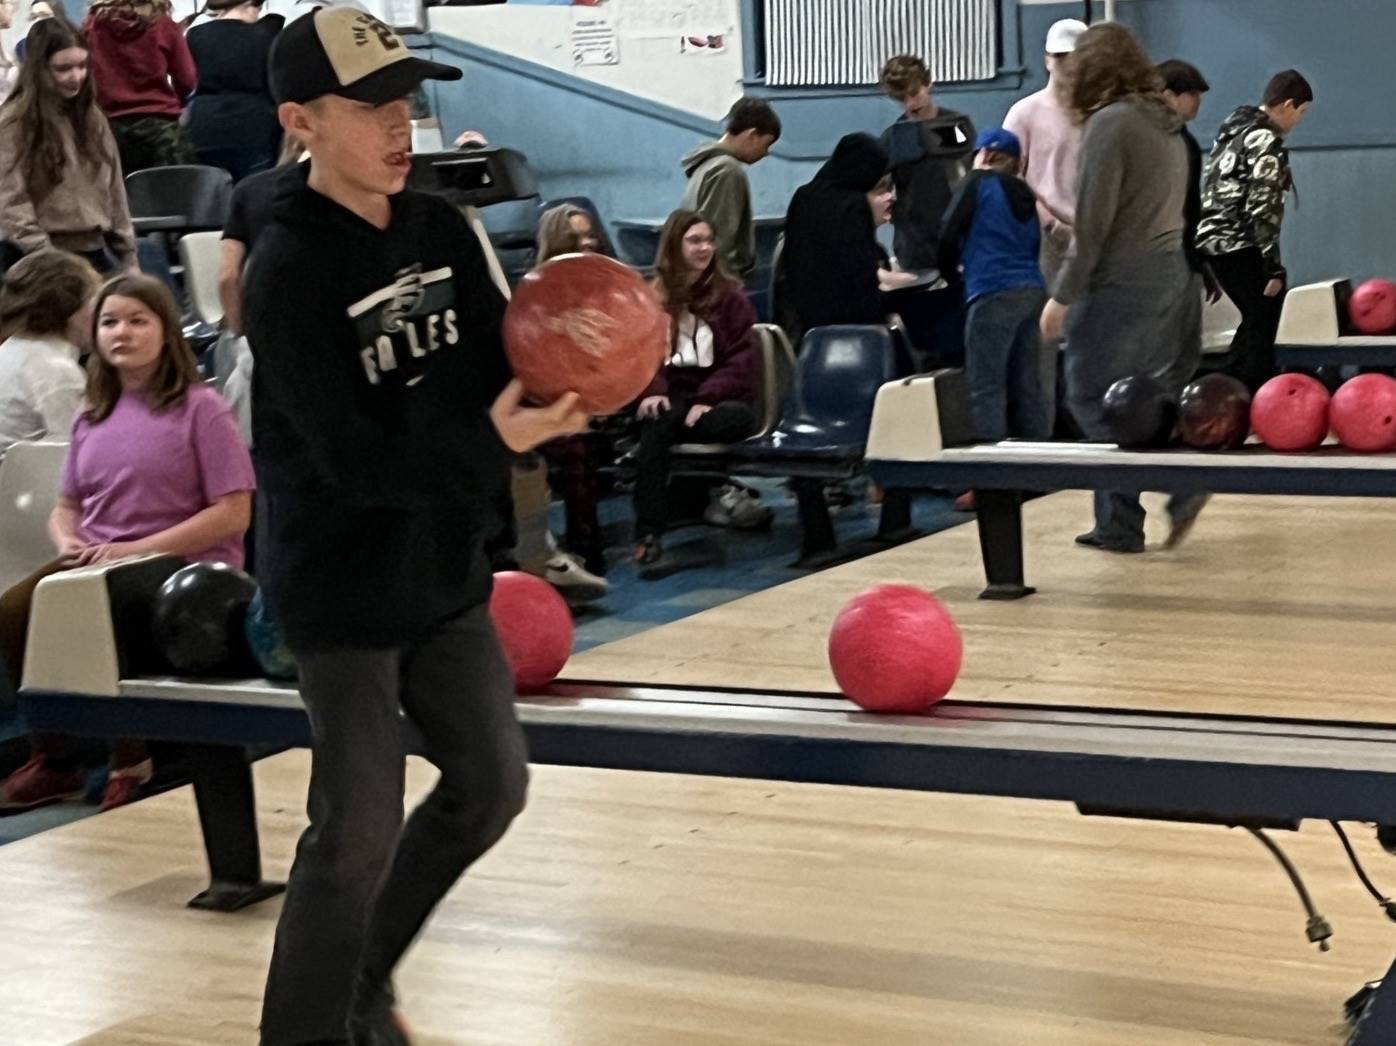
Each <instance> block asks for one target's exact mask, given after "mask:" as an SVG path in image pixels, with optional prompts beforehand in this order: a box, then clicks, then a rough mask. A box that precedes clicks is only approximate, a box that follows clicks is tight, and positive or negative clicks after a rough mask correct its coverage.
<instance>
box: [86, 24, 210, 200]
mask: <svg viewBox="0 0 1396 1046" xmlns="http://www.w3.org/2000/svg"><path fill="white" fill-rule="evenodd" d="M85 28H86V30H87V46H88V52H89V56H88V60H89V61H90V63H91V65H92V79H93V83H94V84H95V86H96V88H97V104H98V105H99V106H101V108H102V112H104V113H106V114H107V119H108V120H109V121H110V122H111V129H112V133H113V134H115V135H116V145H117V149H118V150H119V151H120V153H121V167H122V169H123V170H124V171H125V173H127V174H130V173H131V172H132V171H143V170H145V169H146V168H148V167H168V166H170V165H171V164H177V163H193V162H194V146H193V145H192V143H191V142H190V140H189V133H188V131H186V130H185V128H184V125H183V124H181V123H180V122H179V116H180V113H181V111H183V109H184V103H185V101H186V100H188V98H189V96H190V95H192V94H193V93H194V88H195V87H197V86H198V71H197V70H196V69H195V67H194V58H193V56H192V55H191V54H190V53H189V45H188V44H187V43H185V41H184V34H183V33H182V32H180V29H179V26H177V25H175V23H174V20H173V19H172V18H171V17H170V4H169V0H93V3H92V5H91V6H90V7H89V8H88V10H87V21H86V24H85Z"/></svg>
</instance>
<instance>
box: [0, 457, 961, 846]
mask: <svg viewBox="0 0 1396 1046" xmlns="http://www.w3.org/2000/svg"><path fill="white" fill-rule="evenodd" d="M752 485H753V486H755V487H757V488H758V489H760V491H761V495H762V500H763V501H764V502H765V503H766V504H767V505H769V506H770V507H771V509H772V510H773V511H774V514H775V519H774V521H773V523H772V525H771V527H770V529H769V530H761V531H735V530H721V529H718V528H715V527H709V526H689V527H684V528H681V529H678V530H675V531H674V532H672V533H671V534H669V535H668V537H667V538H666V539H665V542H664V548H665V551H666V553H670V554H672V555H674V556H676V557H678V558H679V559H682V560H685V561H689V560H691V561H694V562H696V563H700V564H701V565H697V566H694V567H693V568H692V569H686V570H681V571H678V572H676V573H674V574H671V575H670V576H668V577H665V578H663V579H661V580H657V581H646V580H642V579H641V578H640V576H639V574H638V572H637V570H636V568H635V566H634V565H633V564H632V563H631V562H630V546H631V534H630V528H631V521H632V518H633V517H632V515H631V509H630V500H629V499H628V498H625V497H616V498H611V499H608V500H607V501H605V502H603V503H602V506H601V521H602V525H603V527H604V529H605V531H606V537H607V543H608V544H609V545H611V546H612V549H611V552H610V559H611V567H610V570H609V573H608V576H607V580H608V581H610V584H611V591H610V593H609V594H608V595H607V597H606V598H605V599H604V600H601V601H599V602H597V603H594V604H591V605H590V606H588V607H585V608H582V609H580V610H579V611H578V612H577V640H576V647H575V648H576V650H577V651H579V652H580V651H582V650H589V649H591V648H592V647H595V646H600V645H601V644H602V643H609V642H612V641H613V640H617V639H623V638H625V637H626V636H632V635H635V634H636V633H637V632H643V631H644V630H645V629H647V628H653V627H654V626H655V625H664V624H668V623H669V622H671V621H678V620H680V619H681V618H685V617H688V616H689V615H691V614H696V613H698V612H699V611H702V610H708V609H710V608H712V607H715V606H721V605H722V604H723V603H730V602H731V601H732V600H734V599H740V598H741V597H743V596H746V595H750V594H751V593H753V592H760V591H762V590H763V589H767V588H771V587H772V586H775V585H781V584H784V583H785V582H787V581H793V580H795V579H796V578H800V577H804V576H806V575H807V574H809V573H810V572H809V571H808V570H801V569H800V568H798V567H795V566H794V565H793V564H794V561H795V559H796V558H798V556H799V548H800V524H799V518H798V514H797V511H796V507H795V501H794V499H793V498H792V497H791V496H790V495H789V494H788V493H787V492H786V491H785V490H784V488H783V487H782V486H781V485H780V484H779V483H775V482H770V483H756V484H752ZM850 490H851V492H852V493H853V495H854V503H853V504H851V505H849V506H847V507H845V508H842V509H840V510H838V511H837V512H835V514H834V529H835V531H836V532H837V534H838V537H839V540H840V542H844V543H851V544H852V545H853V547H854V548H856V550H857V551H858V552H859V553H861V554H864V555H866V554H869V553H871V552H875V551H879V550H880V549H879V547H878V546H876V545H873V544H872V543H871V542H870V539H871V538H873V537H874V535H875V534H876V533H877V519H878V511H879V510H878V507H877V506H876V505H873V504H871V503H869V502H868V500H867V497H866V486H865V485H864V484H862V483H857V482H855V483H853V484H851V485H850ZM552 516H553V518H552V524H553V527H554V532H555V533H558V534H560V533H561V532H562V526H563V513H562V507H561V505H554V506H553V512H552ZM912 518H913V524H914V525H915V527H916V528H917V529H918V530H920V531H922V532H923V533H926V534H930V533H935V532H936V531H939V530H945V529H946V528H948V527H951V526H954V525H956V524H957V523H961V522H964V521H965V520H967V519H970V518H972V517H969V516H965V515H962V514H959V513H956V512H954V511H953V510H952V509H951V505H950V502H949V500H948V499H946V498H935V497H924V498H918V499H917V501H916V502H915V505H914V508H913V513H912ZM23 733H24V724H23V723H22V722H21V721H20V720H19V718H18V716H17V715H16V714H14V712H13V711H11V710H10V709H9V708H8V707H7V705H6V703H5V702H4V701H0V741H3V740H5V739H7V738H11V737H18V736H22V735H23ZM93 773H94V779H93V783H94V785H95V788H96V789H97V794H100V788H101V776H102V772H101V771H100V770H94V772H93ZM96 812H97V807H96V806H95V805H92V804H90V803H64V804H62V805H59V806H51V807H47V808H45V809H43V810H36V811H33V812H31V813H27V814H18V815H15V816H13V817H0V845H3V844H5V843H8V842H13V841H14V840H16V839H23V838H25V837H26V836H30V835H34V834H35V833H37V832H42V831H46V830H47V829H49V828H54V827H57V826H59V825H64V824H69V823H71V822H73V821H77V820H80V819H82V818H84V817H87V816H90V815H91V814H94V813H96Z"/></svg>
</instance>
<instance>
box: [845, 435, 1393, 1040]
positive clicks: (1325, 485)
mask: <svg viewBox="0 0 1396 1046" xmlns="http://www.w3.org/2000/svg"><path fill="white" fill-rule="evenodd" d="M866 467H867V471H868V474H869V475H871V476H872V478H873V480H874V481H875V482H876V483H877V484H878V485H879V486H881V487H882V488H883V489H884V490H889V491H915V490H973V491H974V492H975V498H976V502H977V506H978V514H977V520H978V526H979V550H980V555H981V558H982V559H983V563H984V573H985V577H986V579H987V586H986V587H985V589H984V590H983V591H982V592H981V593H980V598H981V599H1005V600H1006V599H1022V598H1023V597H1024V596H1028V595H1031V594H1032V593H1033V592H1035V591H1036V589H1034V588H1032V587H1031V586H1029V585H1027V584H1026V582H1025V578H1024V567H1023V502H1024V501H1025V500H1027V499H1028V498H1030V497H1032V496H1034V495H1036V494H1044V493H1050V492H1052V491H1058V490H1147V491H1161V492H1166V493H1182V494H1193V493H1204V492H1205V493H1211V494H1271V495H1275V494H1278V495H1286V496H1297V495H1307V496H1314V497H1361V498H1373V497H1388V498H1389V497H1396V454H1354V453H1352V452H1350V451H1346V450H1344V449H1342V448H1341V447H1336V446H1332V447H1322V448H1319V449H1318V450H1315V451H1310V452H1308V453H1302V454H1277V453H1275V452H1273V451H1270V450H1267V449H1266V448H1265V447H1262V446H1260V445H1251V446H1247V447H1243V448H1241V449H1239V450H1234V451H1196V450H1121V449H1120V448H1119V447H1116V446H1115V445H1113V444H1102V443H1027V442H1014V441H1008V442H1005V443H996V444H980V445H976V446H971V447H947V448H928V449H927V450H926V451H925V453H924V455H923V456H922V455H917V456H907V457H898V458H892V457H877V458H874V457H870V458H869V459H868V461H867V463H866ZM1393 1041H1396V1040H1393Z"/></svg>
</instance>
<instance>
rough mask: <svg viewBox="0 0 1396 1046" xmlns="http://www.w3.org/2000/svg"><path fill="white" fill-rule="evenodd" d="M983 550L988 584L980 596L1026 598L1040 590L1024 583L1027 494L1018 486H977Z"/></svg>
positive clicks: (989, 597) (980, 550)
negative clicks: (1010, 488) (1024, 499)
mask: <svg viewBox="0 0 1396 1046" xmlns="http://www.w3.org/2000/svg"><path fill="white" fill-rule="evenodd" d="M974 497H975V502H976V505H977V509H978V511H977V517H978V521H979V552H980V555H981V556H982V557H983V560H984V576H985V579H986V580H987V581H988V582H989V584H988V587H987V588H985V589H984V591H983V592H981V593H979V598H980V599H1022V598H1023V597H1024V596H1030V595H1032V594H1033V593H1034V592H1036V591H1037V589H1035V588H1031V587H1030V586H1028V585H1025V584H1023V496H1022V494H1021V493H1019V492H1018V491H1016V490H977V491H975V493H974Z"/></svg>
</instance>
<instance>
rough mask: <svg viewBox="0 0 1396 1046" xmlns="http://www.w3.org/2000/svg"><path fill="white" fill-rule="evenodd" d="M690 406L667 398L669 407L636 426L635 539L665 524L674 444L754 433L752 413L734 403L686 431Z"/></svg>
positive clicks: (718, 407)
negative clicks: (671, 455)
mask: <svg viewBox="0 0 1396 1046" xmlns="http://www.w3.org/2000/svg"><path fill="white" fill-rule="evenodd" d="M690 406H691V404H690V403H688V402H687V401H685V400H683V399H678V398H674V397H670V407H669V409H668V410H667V411H665V412H664V413H663V414H661V415H659V417H657V418H651V419H647V420H645V421H643V422H641V423H640V445H639V447H637V448H636V451H635V468H636V474H635V536H636V537H637V538H647V537H659V536H660V535H661V534H663V533H664V531H665V530H666V529H667V528H668V525H669V448H670V447H672V446H673V445H674V444H675V443H736V442H737V441H738V440H743V439H746V438H747V437H748V436H750V435H751V434H752V433H753V432H754V431H755V430H756V412H755V411H753V410H752V409H751V405H750V404H747V403H741V402H739V401H737V400H729V401H727V402H726V403H719V404H717V405H715V406H714V407H713V409H712V410H710V411H708V412H707V413H706V414H704V415H703V416H702V417H701V418H699V419H698V424H696V425H694V426H693V427H692V428H689V427H688V426H686V425H685V424H684V421H685V419H686V418H687V417H688V411H689V407H690Z"/></svg>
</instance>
